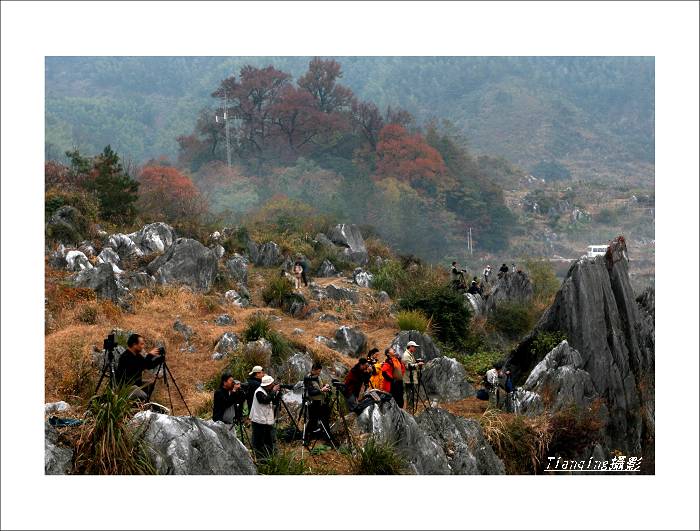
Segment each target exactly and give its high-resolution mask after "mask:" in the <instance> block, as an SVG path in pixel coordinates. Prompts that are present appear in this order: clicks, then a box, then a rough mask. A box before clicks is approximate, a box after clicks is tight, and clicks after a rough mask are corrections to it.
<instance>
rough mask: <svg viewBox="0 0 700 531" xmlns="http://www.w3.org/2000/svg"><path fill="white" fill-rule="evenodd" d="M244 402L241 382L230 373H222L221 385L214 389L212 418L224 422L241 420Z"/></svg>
mask: <svg viewBox="0 0 700 531" xmlns="http://www.w3.org/2000/svg"><path fill="white" fill-rule="evenodd" d="M244 402H245V393H244V392H243V389H241V382H239V381H238V380H234V379H233V376H231V375H230V374H228V373H224V374H223V375H222V376H221V387H219V388H218V389H217V390H216V391H214V413H213V415H212V417H211V418H212V420H213V421H214V422H217V421H221V422H223V423H224V424H233V423H234V422H239V421H241V420H242V418H243V404H244Z"/></svg>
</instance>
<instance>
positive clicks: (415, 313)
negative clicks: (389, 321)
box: [396, 310, 430, 333]
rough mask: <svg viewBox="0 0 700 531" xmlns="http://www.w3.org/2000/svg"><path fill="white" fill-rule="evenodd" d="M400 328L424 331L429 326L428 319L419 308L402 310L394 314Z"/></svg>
mask: <svg viewBox="0 0 700 531" xmlns="http://www.w3.org/2000/svg"><path fill="white" fill-rule="evenodd" d="M396 320H397V321H398V324H399V329H401V330H418V331H419V332H420V333H425V332H426V331H427V330H428V328H430V319H429V318H428V317H426V315H425V314H424V313H423V312H422V311H420V310H403V311H400V312H399V313H398V314H396Z"/></svg>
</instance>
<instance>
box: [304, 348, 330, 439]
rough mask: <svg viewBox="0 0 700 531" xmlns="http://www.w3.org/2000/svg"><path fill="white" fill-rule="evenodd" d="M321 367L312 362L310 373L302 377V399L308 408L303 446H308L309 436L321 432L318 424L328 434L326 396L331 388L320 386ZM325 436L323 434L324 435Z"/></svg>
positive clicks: (318, 363)
mask: <svg viewBox="0 0 700 531" xmlns="http://www.w3.org/2000/svg"><path fill="white" fill-rule="evenodd" d="M322 368H323V366H322V365H321V363H320V362H318V361H317V362H314V364H313V366H312V367H311V372H310V373H309V374H307V375H306V376H305V377H304V399H305V400H306V403H307V405H308V408H309V410H308V411H309V422H308V425H307V427H306V433H305V440H304V444H305V445H308V444H309V441H310V440H311V436H312V435H313V434H314V433H316V432H318V431H321V427H320V426H319V423H321V424H322V427H323V428H325V431H326V432H328V433H330V426H329V418H330V414H331V412H330V409H329V407H328V404H327V403H326V395H327V394H328V393H329V392H330V391H331V386H330V385H328V384H322V383H321V381H320V379H319V377H320V375H321V369H322ZM324 435H325V433H324Z"/></svg>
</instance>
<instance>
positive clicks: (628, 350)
mask: <svg viewBox="0 0 700 531" xmlns="http://www.w3.org/2000/svg"><path fill="white" fill-rule="evenodd" d="M541 331H544V332H553V331H563V332H565V334H566V337H567V340H568V343H569V344H570V345H571V347H572V348H573V349H575V350H576V351H578V353H579V354H580V356H581V360H582V369H583V370H585V371H586V372H587V373H588V374H589V375H590V377H591V380H592V382H593V385H594V387H595V390H596V392H597V394H598V396H600V397H601V398H603V400H604V401H605V404H606V407H607V410H608V412H609V415H610V420H609V422H608V423H607V425H606V427H605V437H606V441H605V442H606V446H607V447H608V448H610V449H613V448H615V449H619V450H622V451H624V452H629V453H628V454H627V455H641V454H642V453H643V452H645V451H647V450H651V451H652V452H653V440H654V366H655V363H654V349H653V347H652V345H650V343H649V341H648V338H649V335H650V334H651V333H653V332H652V331H651V330H650V329H649V323H648V321H647V320H645V319H643V318H642V317H641V316H640V309H639V305H638V303H637V301H636V300H635V298H634V294H633V292H632V288H631V286H630V281H629V273H628V257H627V248H626V244H625V241H624V238H622V237H619V238H617V239H616V240H614V241H613V242H612V243H611V245H610V246H609V248H608V252H607V254H606V255H605V256H604V257H602V256H601V257H596V258H593V259H588V258H581V259H579V260H577V261H576V262H574V263H573V264H572V266H571V268H570V269H569V272H568V274H567V277H566V279H565V280H564V282H563V284H562V286H561V288H560V290H559V292H558V293H557V295H556V297H555V299H554V303H553V304H552V306H551V307H550V308H549V309H547V311H546V312H545V313H544V315H542V317H541V318H540V320H539V322H538V323H537V325H536V326H535V329H534V330H533V331H532V332H531V333H530V334H529V335H528V336H527V337H526V338H525V339H524V340H523V342H522V343H521V344H520V345H519V346H518V347H517V348H516V349H515V350H514V351H513V352H512V353H511V355H510V357H509V360H508V362H507V364H508V366H509V368H510V369H511V370H512V372H513V378H514V381H515V383H516V385H517V384H519V383H522V382H524V381H525V380H526V379H527V378H528V376H529V375H530V373H531V371H532V370H533V368H534V367H535V366H536V365H537V364H538V363H539V362H540V361H542V357H544V356H543V355H542V357H537V356H536V355H535V354H534V353H533V351H532V349H531V348H530V346H531V344H532V342H533V341H534V339H535V338H536V336H537V334H538V333H539V332H541Z"/></svg>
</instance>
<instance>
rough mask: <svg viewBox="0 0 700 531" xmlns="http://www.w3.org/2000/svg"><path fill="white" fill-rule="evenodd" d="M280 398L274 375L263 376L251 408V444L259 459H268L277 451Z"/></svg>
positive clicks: (254, 394)
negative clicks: (277, 414) (278, 405)
mask: <svg viewBox="0 0 700 531" xmlns="http://www.w3.org/2000/svg"><path fill="white" fill-rule="evenodd" d="M279 400H280V386H279V384H275V379H274V378H273V377H272V376H269V375H265V376H263V377H262V380H261V382H260V387H258V389H257V390H256V391H255V393H253V407H252V408H251V410H250V423H251V426H252V430H253V434H252V435H253V436H252V438H251V445H252V447H253V451H254V452H255V457H256V459H258V460H264V459H268V458H269V457H270V456H272V455H273V454H274V452H275V406H276V405H277V403H278V402H279Z"/></svg>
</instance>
